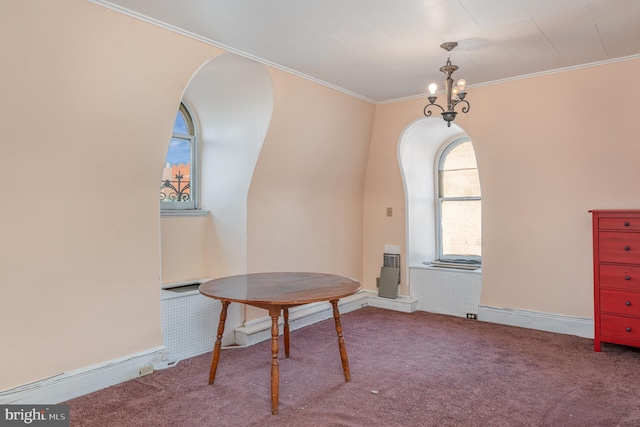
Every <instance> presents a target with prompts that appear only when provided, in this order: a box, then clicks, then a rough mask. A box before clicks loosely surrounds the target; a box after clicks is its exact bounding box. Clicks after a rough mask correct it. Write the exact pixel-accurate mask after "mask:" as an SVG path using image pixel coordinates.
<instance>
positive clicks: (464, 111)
mask: <svg viewBox="0 0 640 427" xmlns="http://www.w3.org/2000/svg"><path fill="white" fill-rule="evenodd" d="M463 102H464V103H465V104H467V106H466V107H462V110H461V111H462V112H463V113H466V112H468V111H469V110H470V109H471V104H469V101H467V100H466V99H457V100H455V101H453V102H452V103H451V111H453V109H454V108H455V107H456V105H458V104H461V103H463Z"/></svg>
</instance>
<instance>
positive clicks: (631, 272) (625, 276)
mask: <svg viewBox="0 0 640 427" xmlns="http://www.w3.org/2000/svg"><path fill="white" fill-rule="evenodd" d="M600 287H601V288H616V289H625V290H632V291H638V292H640V267H639V266H632V265H607V264H601V265H600Z"/></svg>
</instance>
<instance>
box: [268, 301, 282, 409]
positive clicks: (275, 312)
mask: <svg viewBox="0 0 640 427" xmlns="http://www.w3.org/2000/svg"><path fill="white" fill-rule="evenodd" d="M279 315H280V307H270V308H269V316H271V413H272V414H273V415H276V414H277V413H278V394H279V389H280V368H279V366H278V333H279V330H278V316H279Z"/></svg>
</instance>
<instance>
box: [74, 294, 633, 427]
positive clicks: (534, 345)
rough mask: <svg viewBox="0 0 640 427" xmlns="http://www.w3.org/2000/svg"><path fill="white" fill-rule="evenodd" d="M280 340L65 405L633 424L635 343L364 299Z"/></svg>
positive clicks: (249, 414) (257, 420)
mask: <svg viewBox="0 0 640 427" xmlns="http://www.w3.org/2000/svg"><path fill="white" fill-rule="evenodd" d="M342 324H343V327H344V337H345V340H346V345H347V352H348V354H349V366H350V370H351V382H349V383H346V382H345V381H344V374H343V372H342V365H341V362H340V354H339V351H338V342H337V337H336V331H335V327H334V323H333V319H330V320H326V321H323V322H320V323H317V324H315V325H312V326H309V327H306V328H303V329H300V330H296V331H292V332H291V357H290V358H289V359H285V358H284V354H283V345H282V337H281V341H280V350H281V351H280V359H279V360H280V406H279V414H278V415H271V394H270V372H271V371H270V367H271V365H270V363H271V360H270V359H271V354H270V352H271V350H270V345H271V344H270V342H262V343H260V344H257V345H255V346H252V347H249V348H238V349H227V350H223V352H222V354H221V356H220V364H219V366H218V372H217V375H216V381H215V384H213V385H211V386H210V385H208V384H207V380H208V372H209V363H210V361H211V359H210V357H211V354H210V353H208V354H204V355H201V356H198V357H194V358H191V359H188V360H184V361H181V362H180V363H179V364H178V365H177V366H176V367H174V368H170V369H166V370H163V371H157V372H155V373H154V374H152V375H149V376H146V377H142V378H139V379H136V380H132V381H129V382H126V383H123V384H119V385H116V386H113V387H110V388H107V389H104V390H101V391H98V392H95V393H92V394H89V395H86V396H82V397H79V398H77V399H73V400H71V401H69V402H66V403H68V404H69V405H70V411H71V413H70V415H71V425H72V426H92V427H95V426H100V427H108V426H118V427H123V426H232V425H233V426H358V427H359V426H492V427H493V426H495V427H497V426H508V427H513V426H562V427H568V426H580V427H585V426H603V427H604V426H640V350H639V349H636V348H631V347H624V346H617V345H612V344H603V349H602V352H601V353H595V352H594V351H593V341H592V340H590V339H585V338H578V337H574V336H569V335H561V334H552V333H548V332H541V331H535V330H530V329H523V328H515V327H510V326H503V325H496V324H490V323H484V322H478V321H474V320H467V319H462V318H457V317H451V316H443V315H437V314H431V313H425V312H416V313H412V314H406V313H398V312H393V311H388V310H382V309H377V308H371V307H366V308H363V309H360V310H357V311H355V312H351V313H347V314H344V315H343V316H342Z"/></svg>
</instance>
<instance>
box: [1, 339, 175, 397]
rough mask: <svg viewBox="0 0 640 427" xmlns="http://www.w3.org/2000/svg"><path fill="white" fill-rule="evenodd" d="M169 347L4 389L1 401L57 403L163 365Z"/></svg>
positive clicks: (135, 376) (157, 348)
mask: <svg viewBox="0 0 640 427" xmlns="http://www.w3.org/2000/svg"><path fill="white" fill-rule="evenodd" d="M164 350H165V348H164V346H162V347H156V348H153V349H149V350H146V351H144V352H140V353H136V354H132V355H129V356H127V357H124V358H120V359H115V360H110V361H108V362H104V363H100V364H97V365H93V366H89V367H86V368H81V369H77V370H74V371H71V372H65V373H64V374H60V375H56V376H54V377H50V378H46V379H44V380H40V381H38V382H35V383H31V384H25V385H22V386H19V387H16V388H13V389H8V390H4V391H0V404H2V405H8V404H27V405H30V404H34V405H37V404H57V403H60V402H64V401H66V400H69V399H73V398H75V397H79V396H82V395H85V394H88V393H92V392H94V391H98V390H101V389H103V388H106V387H110V386H112V385H116V384H119V383H122V382H125V381H128V380H131V379H134V378H137V377H138V376H139V372H140V368H142V367H143V366H149V365H153V366H154V369H155V368H156V367H157V368H162V367H164V366H163V362H162V354H163V352H164Z"/></svg>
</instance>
